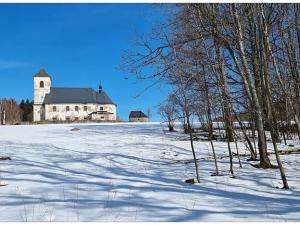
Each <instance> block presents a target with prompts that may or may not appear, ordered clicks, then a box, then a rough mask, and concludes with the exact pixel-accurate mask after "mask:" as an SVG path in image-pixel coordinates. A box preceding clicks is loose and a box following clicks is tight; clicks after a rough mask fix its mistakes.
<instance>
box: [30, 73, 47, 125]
mask: <svg viewBox="0 0 300 225" xmlns="http://www.w3.org/2000/svg"><path fill="white" fill-rule="evenodd" d="M33 81H34V105H33V121H41V120H44V119H45V105H44V99H45V96H46V94H48V93H50V88H51V76H50V75H49V74H47V73H46V71H45V70H44V69H41V70H40V71H39V72H38V73H37V74H35V75H34V76H33Z"/></svg>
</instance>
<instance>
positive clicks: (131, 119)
mask: <svg viewBox="0 0 300 225" xmlns="http://www.w3.org/2000/svg"><path fill="white" fill-rule="evenodd" d="M148 121H149V119H148V117H130V118H129V122H148Z"/></svg>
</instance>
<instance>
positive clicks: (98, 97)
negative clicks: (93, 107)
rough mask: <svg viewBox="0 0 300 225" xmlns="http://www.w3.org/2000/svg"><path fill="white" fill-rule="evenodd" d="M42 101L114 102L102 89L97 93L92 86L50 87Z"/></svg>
mask: <svg viewBox="0 0 300 225" xmlns="http://www.w3.org/2000/svg"><path fill="white" fill-rule="evenodd" d="M44 103H45V104H63V103H65V104H68V103H78V104H87V103H95V104H114V103H113V102H112V100H111V99H110V98H109V97H108V96H107V95H106V93H105V92H104V91H101V92H100V93H99V92H96V91H95V90H93V89H92V88H51V89H50V93H49V94H46V96H45V100H44ZM114 105H115V104H114Z"/></svg>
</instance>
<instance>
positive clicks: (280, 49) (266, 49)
mask: <svg viewBox="0 0 300 225" xmlns="http://www.w3.org/2000/svg"><path fill="white" fill-rule="evenodd" d="M164 8H165V11H166V13H167V15H168V16H167V19H166V20H165V21H164V22H162V24H160V25H157V26H156V27H155V29H154V30H153V32H151V34H149V35H147V36H142V37H141V38H140V39H139V40H138V41H137V43H136V47H137V48H135V49H134V50H131V51H128V52H126V53H125V57H124V61H123V62H124V65H123V66H124V67H125V68H126V69H127V70H128V71H129V72H130V73H132V74H135V75H136V77H137V78H139V79H153V82H155V83H156V82H160V81H162V82H166V83H168V84H170V85H172V87H173V92H172V93H170V95H169V97H168V99H167V100H166V101H165V102H164V103H163V104H162V106H161V107H160V112H161V114H162V115H163V116H164V117H165V118H166V120H167V121H169V128H170V130H172V129H173V123H174V121H175V119H178V118H180V119H182V120H183V122H184V124H185V130H186V132H189V133H192V129H191V120H192V118H194V117H197V118H198V119H199V121H201V122H205V123H206V124H207V128H208V133H209V137H211V139H212V137H213V121H214V120H215V119H216V118H220V117H221V118H222V121H223V124H224V128H225V129H224V130H225V133H226V141H227V142H228V143H229V142H232V141H235V140H236V137H237V135H236V131H235V129H234V126H233V122H238V123H239V124H240V127H241V128H243V121H242V119H241V118H240V116H239V115H241V113H244V114H247V115H248V116H247V117H248V118H249V120H248V121H249V122H250V123H251V129H252V137H250V136H249V135H247V133H246V132H245V130H244V129H242V131H243V134H244V139H245V144H246V146H247V148H248V149H249V151H250V153H251V158H250V160H259V165H258V166H259V167H260V168H272V167H277V165H278V167H279V169H280V173H281V177H282V180H283V185H284V188H288V184H287V181H286V177H285V174H284V169H283V167H282V165H281V161H280V158H279V154H278V149H277V143H278V141H280V139H281V136H283V137H284V139H286V138H288V137H289V135H290V134H291V132H292V127H293V126H294V128H295V130H296V132H297V133H298V135H300V119H299V118H300V75H299V57H300V5H298V4H261V3H256V4H179V5H169V6H164ZM293 123H294V124H293ZM267 135H270V136H271V140H272V144H273V147H274V150H275V153H276V160H277V165H276V166H274V165H272V164H271V161H270V159H269V155H268V152H267V138H266V136H267ZM191 144H192V142H191ZM192 148H193V146H192ZM228 149H229V154H230V159H232V158H231V157H232V154H231V150H230V145H229V144H228ZM256 149H257V151H256ZM193 152H194V150H193ZM231 165H232V164H231ZM231 169H232V168H231ZM231 172H232V171H231Z"/></svg>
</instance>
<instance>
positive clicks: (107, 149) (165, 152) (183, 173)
mask: <svg viewBox="0 0 300 225" xmlns="http://www.w3.org/2000/svg"><path fill="white" fill-rule="evenodd" d="M75 127H76V128H79V129H80V130H79V131H71V129H72V128H75ZM163 129H165V126H164V125H161V124H159V123H149V124H136V123H119V124H116V123H111V124H109V123H107V124H64V125H29V126H0V156H10V157H11V159H12V160H6V161H0V184H2V185H6V186H2V187H0V221H245V222H246V221H300V154H294V155H282V156H281V158H282V161H283V165H284V167H285V170H286V174H287V179H288V181H289V185H290V188H291V190H283V189H278V188H276V187H281V186H282V184H281V180H280V174H279V171H278V170H277V169H268V170H262V169H256V168H254V167H252V166H250V165H249V163H248V162H247V161H246V159H247V157H241V160H242V163H243V168H239V165H238V160H237V158H236V157H234V172H235V175H236V178H235V179H233V178H230V176H229V173H228V169H229V163H228V157H227V156H228V151H227V144H226V143H224V142H215V145H216V152H217V156H218V157H219V159H218V163H219V168H220V172H221V173H222V174H223V176H220V177H215V176H210V174H211V173H213V172H214V164H213V159H212V151H211V148H210V143H209V142H205V141H204V142H201V141H197V142H196V143H195V148H196V152H197V157H198V158H201V160H200V161H199V168H200V174H201V175H200V176H201V183H200V184H195V185H189V184H186V183H184V180H185V179H188V178H193V177H195V175H194V164H193V163H185V162H187V161H189V160H191V159H192V153H191V150H190V143H189V141H188V140H185V136H184V135H183V134H181V133H180V132H177V133H176V132H175V133H168V132H166V133H164V132H163ZM270 147H271V146H270ZM282 147H283V145H281V146H280V148H281V149H282ZM239 149H240V153H241V154H245V153H247V152H246V151H245V147H244V145H243V144H242V143H239ZM232 150H233V152H235V151H236V150H235V145H234V144H232ZM222 156H225V157H224V158H222V159H221V157H222ZM271 159H272V162H273V163H274V164H275V160H274V159H275V158H274V155H272V156H271Z"/></svg>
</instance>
